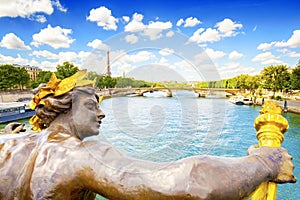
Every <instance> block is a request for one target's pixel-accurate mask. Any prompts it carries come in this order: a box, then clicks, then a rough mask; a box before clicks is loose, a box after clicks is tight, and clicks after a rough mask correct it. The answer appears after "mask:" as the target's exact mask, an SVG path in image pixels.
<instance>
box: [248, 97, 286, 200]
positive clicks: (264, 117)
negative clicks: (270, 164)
mask: <svg viewBox="0 0 300 200" xmlns="http://www.w3.org/2000/svg"><path fill="white" fill-rule="evenodd" d="M281 111H282V110H281V108H280V107H279V106H278V105H277V104H276V103H274V102H272V101H268V102H266V103H265V104H264V105H263V106H262V109H261V111H260V115H259V116H258V117H257V118H256V119H255V121H254V127H255V129H256V131H257V133H256V137H257V139H258V145H259V146H265V147H280V146H281V143H282V142H283V140H284V133H285V132H286V131H287V130H288V128H289V125H288V121H287V120H286V119H285V118H284V117H283V116H282V115H281ZM276 191H277V184H276V183H273V182H265V183H262V184H261V185H260V186H259V188H258V189H257V190H256V191H255V192H254V194H253V195H252V200H275V199H276Z"/></svg>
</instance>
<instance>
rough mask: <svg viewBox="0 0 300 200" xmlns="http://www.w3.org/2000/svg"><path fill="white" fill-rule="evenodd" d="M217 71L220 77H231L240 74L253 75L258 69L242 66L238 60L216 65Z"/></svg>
mask: <svg viewBox="0 0 300 200" xmlns="http://www.w3.org/2000/svg"><path fill="white" fill-rule="evenodd" d="M218 71H219V73H220V76H221V78H222V79H225V78H232V77H235V76H237V75H240V74H249V75H255V74H258V73H259V71H258V70H257V69H255V68H253V67H243V66H241V64H240V63H238V62H230V63H225V64H224V65H223V66H222V67H218Z"/></svg>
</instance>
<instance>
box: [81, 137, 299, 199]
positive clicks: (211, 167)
mask: <svg viewBox="0 0 300 200" xmlns="http://www.w3.org/2000/svg"><path fill="white" fill-rule="evenodd" d="M85 150H86V151H87V152H88V153H89V156H86V159H87V160H86V161H83V162H84V163H86V164H84V165H83V166H84V167H82V168H81V170H82V171H81V172H80V173H79V174H84V176H83V175H82V179H83V180H82V181H83V182H84V183H85V184H86V185H85V187H86V188H87V189H90V190H92V191H94V192H96V193H99V194H102V195H103V196H106V197H108V198H109V199H242V198H244V197H247V196H248V195H250V194H251V193H252V192H253V191H254V190H255V189H256V188H257V187H258V186H259V185H260V184H261V183H262V182H264V181H278V182H293V181H295V179H294V178H293V176H292V169H293V165H292V163H291V157H290V156H288V154H287V152H286V151H285V150H284V149H282V148H276V149H275V148H259V149H256V150H255V151H252V152H253V154H252V155H249V156H245V157H240V158H224V157H214V156H194V157H190V158H186V159H182V160H179V161H175V162H168V163H155V162H149V161H142V160H137V159H133V158H130V157H127V156H126V155H124V154H122V153H121V152H119V151H118V150H117V149H116V148H114V147H113V146H111V145H110V144H107V143H99V142H90V143H86V144H85ZM283 166H284V167H283ZM282 168H285V169H284V170H282ZM283 174H284V176H283ZM283 177H284V178H283ZM87 179H88V180H87Z"/></svg>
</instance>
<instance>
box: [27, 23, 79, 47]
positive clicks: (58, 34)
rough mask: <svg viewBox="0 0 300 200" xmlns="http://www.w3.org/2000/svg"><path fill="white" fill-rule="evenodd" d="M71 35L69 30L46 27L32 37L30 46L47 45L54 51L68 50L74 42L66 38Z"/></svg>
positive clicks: (58, 27)
mask: <svg viewBox="0 0 300 200" xmlns="http://www.w3.org/2000/svg"><path fill="white" fill-rule="evenodd" d="M71 33H72V30H71V29H64V28H61V27H60V26H56V27H52V26H51V25H48V26H47V28H44V29H42V30H41V31H40V32H39V33H36V34H34V35H33V36H32V39H33V40H32V42H31V45H33V46H35V47H39V46H40V45H43V44H47V45H49V46H51V47H53V48H54V49H59V48H69V47H70V45H71V44H72V43H73V42H74V40H75V39H72V38H70V37H69V36H68V35H69V34H71Z"/></svg>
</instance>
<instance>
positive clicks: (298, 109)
mask: <svg viewBox="0 0 300 200" xmlns="http://www.w3.org/2000/svg"><path fill="white" fill-rule="evenodd" d="M264 101H270V99H264ZM272 101H275V102H277V103H278V105H279V106H280V107H281V109H282V110H284V101H277V100H272ZM262 102H263V99H262V98H258V99H256V103H255V105H258V106H261V105H262ZM286 102H287V110H286V112H291V113H297V114H300V101H299V100H286Z"/></svg>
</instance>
